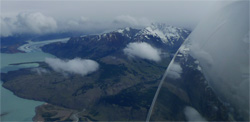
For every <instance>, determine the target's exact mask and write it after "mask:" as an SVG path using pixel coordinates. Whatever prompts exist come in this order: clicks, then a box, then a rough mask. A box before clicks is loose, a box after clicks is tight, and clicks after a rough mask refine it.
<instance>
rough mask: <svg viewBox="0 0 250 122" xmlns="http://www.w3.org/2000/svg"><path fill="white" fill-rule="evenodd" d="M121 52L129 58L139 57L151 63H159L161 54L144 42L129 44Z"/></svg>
mask: <svg viewBox="0 0 250 122" xmlns="http://www.w3.org/2000/svg"><path fill="white" fill-rule="evenodd" d="M123 52H124V53H125V54H126V55H128V56H129V57H139V58H142V59H147V60H151V61H156V62H158V61H160V60H161V57H160V54H161V52H160V51H159V50H158V49H156V48H154V47H152V46H151V45H150V44H148V43H146V42H133V43H129V44H128V45H127V47H126V48H125V49H123Z"/></svg>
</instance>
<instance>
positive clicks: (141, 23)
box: [0, 12, 152, 37]
mask: <svg viewBox="0 0 250 122" xmlns="http://www.w3.org/2000/svg"><path fill="white" fill-rule="evenodd" d="M151 23H152V22H151V21H149V20H148V19H147V18H136V17H132V16H130V15H120V16H116V17H114V18H113V19H111V20H109V21H101V20H94V19H92V18H88V17H84V16H81V17H78V18H70V19H68V20H56V19H55V18H53V17H50V16H46V15H44V14H42V13H40V12H36V13H27V12H22V13H19V14H17V15H16V16H11V17H4V16H1V33H0V34H1V35H0V36H1V37H8V36H12V35H20V34H37V35H44V34H51V33H62V32H68V33H74V32H77V33H82V34H98V33H102V32H105V31H112V30H116V29H118V28H124V27H133V28H143V27H146V26H149V25H150V24H151Z"/></svg>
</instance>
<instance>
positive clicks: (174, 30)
mask: <svg viewBox="0 0 250 122" xmlns="http://www.w3.org/2000/svg"><path fill="white" fill-rule="evenodd" d="M189 33H190V31H188V30H186V29H183V28H178V27H173V26H169V25H167V24H164V23H152V24H151V25H150V26H148V27H146V28H144V29H142V30H141V31H140V32H139V33H138V34H137V36H138V35H142V36H145V37H146V38H148V35H150V36H153V37H158V38H160V40H159V41H162V42H163V43H165V44H168V45H173V44H174V41H177V40H179V39H180V38H182V35H183V34H185V35H188V34H189Z"/></svg>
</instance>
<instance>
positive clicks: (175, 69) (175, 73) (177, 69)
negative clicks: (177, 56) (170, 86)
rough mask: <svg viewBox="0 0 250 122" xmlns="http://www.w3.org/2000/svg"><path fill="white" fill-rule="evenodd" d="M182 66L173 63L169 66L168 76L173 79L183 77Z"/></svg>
mask: <svg viewBox="0 0 250 122" xmlns="http://www.w3.org/2000/svg"><path fill="white" fill-rule="evenodd" d="M181 73H182V68H181V66H180V64H179V63H173V64H171V66H170V67H169V71H168V74H167V76H168V77H170V78H172V79H178V78H181Z"/></svg>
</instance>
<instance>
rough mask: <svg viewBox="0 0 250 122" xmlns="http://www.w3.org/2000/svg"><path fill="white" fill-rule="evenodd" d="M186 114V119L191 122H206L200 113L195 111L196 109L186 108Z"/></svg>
mask: <svg viewBox="0 0 250 122" xmlns="http://www.w3.org/2000/svg"><path fill="white" fill-rule="evenodd" d="M184 114H185V116H186V119H187V120H188V121H190V122H193V121H200V122H201V121H203V122H204V121H206V120H205V119H204V118H203V117H202V116H201V115H200V113H199V112H198V111H197V110H195V109H194V108H192V107H190V106H186V107H185V109H184Z"/></svg>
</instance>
